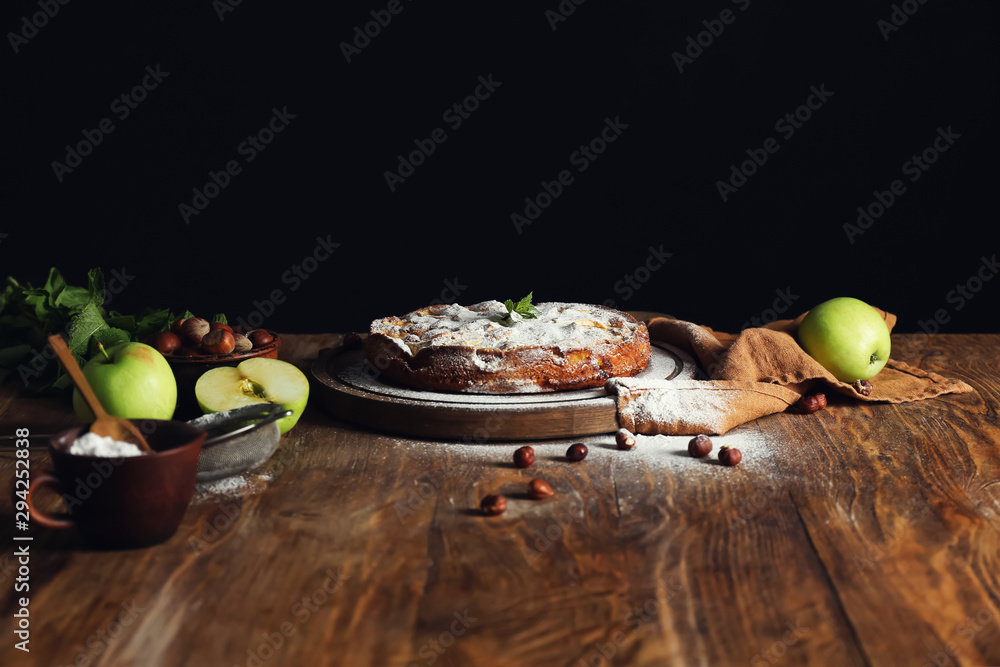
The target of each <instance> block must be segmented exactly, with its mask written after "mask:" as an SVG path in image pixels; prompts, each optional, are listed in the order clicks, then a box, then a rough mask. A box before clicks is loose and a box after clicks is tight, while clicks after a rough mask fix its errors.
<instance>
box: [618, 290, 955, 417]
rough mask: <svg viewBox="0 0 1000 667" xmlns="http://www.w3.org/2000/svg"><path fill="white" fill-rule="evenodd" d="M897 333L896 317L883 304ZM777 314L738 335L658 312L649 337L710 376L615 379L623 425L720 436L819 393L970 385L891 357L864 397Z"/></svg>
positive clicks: (901, 396) (901, 393)
mask: <svg viewBox="0 0 1000 667" xmlns="http://www.w3.org/2000/svg"><path fill="white" fill-rule="evenodd" d="M876 310H878V311H879V313H881V314H882V316H883V318H884V319H885V322H886V324H887V325H888V327H889V330H890V331H891V330H892V328H893V326H894V325H895V324H896V317H895V315H892V314H891V313H887V312H885V311H883V310H881V309H876ZM804 316H805V313H803V314H802V315H799V316H798V317H797V318H795V319H794V320H779V321H777V322H772V323H770V324H768V325H765V326H763V327H755V328H750V329H744V330H743V331H741V332H740V333H738V334H728V333H721V332H717V331H713V330H712V329H710V328H708V327H705V326H700V325H697V324H694V323H691V322H685V321H682V320H675V319H670V318H666V317H656V318H653V319H652V320H650V321H649V322H647V327H648V328H649V335H650V337H651V338H653V339H655V340H660V341H663V342H665V343H668V344H670V345H673V346H675V347H677V348H680V349H681V350H684V351H685V352H688V353H689V354H691V355H693V356H694V357H695V358H696V359H697V361H698V364H699V366H700V368H701V370H702V371H703V372H704V373H705V375H706V376H707V377H708V379H707V380H669V381H668V380H662V379H639V378H614V379H612V380H609V381H608V382H607V384H606V385H605V389H606V390H607V391H608V392H609V393H610V394H613V395H614V396H615V398H616V401H617V404H618V421H619V425H620V426H622V427H623V428H627V429H628V430H630V431H632V432H633V433H642V434H668V435H694V434H699V433H705V434H712V435H715V434H722V433H725V432H726V431H728V430H730V429H732V428H734V427H736V426H739V425H740V424H744V423H746V422H748V421H751V420H754V419H757V418H759V417H763V416H765V415H770V414H774V413H776V412H782V411H784V410H786V409H788V408H789V407H790V406H792V405H794V404H795V403H796V402H797V401H798V400H799V399H800V398H801V397H802V396H803V395H805V394H807V393H810V392H813V391H824V392H837V393H840V394H844V395H846V396H850V397H852V398H854V399H857V400H859V401H882V402H888V403H904V402H909V401H919V400H923V399H927V398H933V397H935V396H940V395H942V394H947V393H963V392H969V391H972V387H970V386H969V385H968V384H966V383H965V382H962V381H961V380H954V379H950V378H946V377H943V376H941V375H938V374H936V373H930V372H926V371H922V370H920V369H919V368H914V367H912V366H909V365H908V364H905V363H903V362H900V361H895V360H893V359H891V358H890V359H889V362H888V363H887V364H886V366H885V368H883V369H882V371H880V372H879V374H878V375H876V376H875V377H874V378H872V379H871V380H870V381H871V384H872V390H871V394H870V395H868V396H865V395H863V394H862V393H860V392H859V391H858V389H857V388H856V387H855V386H854V385H852V384H849V383H846V382H841V381H840V380H837V379H836V378H835V377H834V376H833V375H832V374H831V373H830V372H829V371H827V370H826V369H825V368H823V367H822V366H820V364H819V363H818V362H817V361H816V360H815V359H813V358H812V357H810V356H809V355H808V354H806V352H805V351H804V350H803V349H802V348H801V347H800V346H799V344H798V343H797V342H796V340H795V334H796V332H797V331H798V326H799V322H800V321H801V320H802V318H803V317H804Z"/></svg>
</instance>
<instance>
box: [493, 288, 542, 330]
mask: <svg viewBox="0 0 1000 667" xmlns="http://www.w3.org/2000/svg"><path fill="white" fill-rule="evenodd" d="M532 294H533V293H532V292H528V296H526V297H524V298H523V299H521V300H520V301H518V302H517V303H516V304H515V303H514V302H513V301H511V300H510V299H507V300H506V301H504V302H503V305H504V306H505V307H506V308H507V316H506V317H503V318H501V319H500V320H498V321H499V322H500V324H502V325H504V326H505V327H511V326H514V324H515V323H517V322H520V321H521V320H534V319H537V318H538V316H539V315H540V314H541V312H542V311H540V310H538V309H537V308H535V307H534V306H533V305H531V297H532Z"/></svg>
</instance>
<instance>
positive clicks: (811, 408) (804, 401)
mask: <svg viewBox="0 0 1000 667" xmlns="http://www.w3.org/2000/svg"><path fill="white" fill-rule="evenodd" d="M825 407H826V394H824V393H821V392H816V393H815V394H809V395H807V396H803V397H802V398H800V399H799V400H798V401H796V403H795V406H794V408H795V412H798V413H799V414H802V415H811V414H812V413H814V412H816V411H818V410H822V409H823V408H825Z"/></svg>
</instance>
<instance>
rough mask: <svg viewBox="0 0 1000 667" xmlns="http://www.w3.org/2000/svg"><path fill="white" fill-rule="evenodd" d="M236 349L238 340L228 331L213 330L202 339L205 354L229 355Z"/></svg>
mask: <svg viewBox="0 0 1000 667" xmlns="http://www.w3.org/2000/svg"><path fill="white" fill-rule="evenodd" d="M234 349H236V339H235V338H234V337H233V334H232V333H231V332H230V331H229V330H228V329H212V330H211V331H209V332H208V333H207V334H205V335H204V336H203V337H202V339H201V350H202V352H204V353H205V354H229V353H230V352H232V351H233V350H234Z"/></svg>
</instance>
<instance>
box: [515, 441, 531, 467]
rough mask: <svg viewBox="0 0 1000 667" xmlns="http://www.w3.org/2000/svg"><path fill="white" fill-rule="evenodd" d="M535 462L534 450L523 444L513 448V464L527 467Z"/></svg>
mask: <svg viewBox="0 0 1000 667" xmlns="http://www.w3.org/2000/svg"><path fill="white" fill-rule="evenodd" d="M534 462H535V450H534V449H532V448H531V447H528V446H527V445H525V446H524V447H519V448H517V449H515V450H514V465H515V466H517V467H518V468H529V467H531V464H532V463H534Z"/></svg>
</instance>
